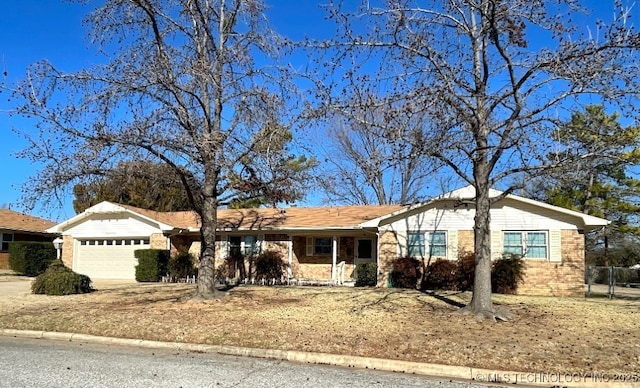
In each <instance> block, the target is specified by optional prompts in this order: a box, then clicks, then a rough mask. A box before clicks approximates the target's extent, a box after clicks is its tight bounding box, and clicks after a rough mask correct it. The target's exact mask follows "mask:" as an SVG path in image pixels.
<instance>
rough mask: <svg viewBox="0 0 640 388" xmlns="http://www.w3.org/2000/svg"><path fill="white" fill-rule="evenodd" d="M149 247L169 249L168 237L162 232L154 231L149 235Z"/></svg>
mask: <svg viewBox="0 0 640 388" xmlns="http://www.w3.org/2000/svg"><path fill="white" fill-rule="evenodd" d="M149 248H151V249H167V238H166V237H165V236H164V235H163V234H162V233H153V234H152V235H151V236H150V237H149Z"/></svg>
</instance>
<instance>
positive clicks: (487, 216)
mask: <svg viewBox="0 0 640 388" xmlns="http://www.w3.org/2000/svg"><path fill="white" fill-rule="evenodd" d="M476 185H477V186H476V200H475V201H476V216H475V228H474V238H475V245H474V253H475V257H476V268H475V278H474V279H475V280H474V284H473V296H472V298H471V303H470V304H469V305H468V306H467V308H468V309H469V310H470V311H471V312H473V313H475V314H476V315H481V316H490V317H492V316H493V302H492V301H491V229H490V225H491V212H490V210H491V198H489V186H488V182H487V181H484V182H476Z"/></svg>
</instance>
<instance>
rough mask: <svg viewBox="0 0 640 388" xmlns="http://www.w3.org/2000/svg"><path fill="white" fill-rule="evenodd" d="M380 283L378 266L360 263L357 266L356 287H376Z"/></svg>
mask: <svg viewBox="0 0 640 388" xmlns="http://www.w3.org/2000/svg"><path fill="white" fill-rule="evenodd" d="M377 283H378V265H377V264H376V263H360V264H358V265H357V266H356V284H355V286H356V287H375V286H376V284H377Z"/></svg>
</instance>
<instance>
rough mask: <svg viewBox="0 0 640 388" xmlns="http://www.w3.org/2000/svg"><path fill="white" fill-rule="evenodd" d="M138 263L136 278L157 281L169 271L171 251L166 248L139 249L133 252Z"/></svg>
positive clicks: (140, 280) (144, 280)
mask: <svg viewBox="0 0 640 388" xmlns="http://www.w3.org/2000/svg"><path fill="white" fill-rule="evenodd" d="M133 254H134V256H135V257H136V259H138V265H136V280H137V281H139V282H157V281H160V279H161V278H162V276H163V275H165V274H166V273H167V270H168V267H169V257H170V255H169V251H167V250H164V249H138V250H136V251H134V252H133Z"/></svg>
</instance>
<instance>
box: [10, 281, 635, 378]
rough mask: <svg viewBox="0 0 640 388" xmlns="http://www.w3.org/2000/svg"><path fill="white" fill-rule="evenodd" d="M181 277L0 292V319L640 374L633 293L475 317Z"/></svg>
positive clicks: (361, 296) (450, 304)
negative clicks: (204, 284) (214, 292)
mask: <svg viewBox="0 0 640 388" xmlns="http://www.w3.org/2000/svg"><path fill="white" fill-rule="evenodd" d="M193 289H194V286H193V285H187V284H133V285H127V286H112V287H104V288H102V289H101V290H99V291H97V292H94V293H91V294H85V295H72V296H64V297H54V296H43V295H30V294H27V295H20V296H16V297H3V298H2V299H0V328H12V329H29V330H46V331H60V332H75V333H84V334H93V335H103V336H112V337H122V338H140V339H148V340H158V341H178V342H194V343H205V344H216V345H236V346H246V347H257V348H269V349H283V350H301V351H310V352H326V353H334V354H350V355H357V356H370V357H380V358H387V359H400V360H407V361H417V362H428V363H437V364H450V365H461V366H471V367H481V368H486V369H496V370H513V371H522V372H563V373H566V372H571V373H576V372H637V371H639V370H640V300H638V299H628V300H620V299H618V300H608V299H606V298H591V299H584V298H548V297H525V296H506V295H494V302H495V303H496V304H499V305H502V306H505V307H508V308H510V310H511V311H512V312H513V313H514V314H515V318H514V319H513V320H512V321H509V322H498V323H493V322H488V321H483V322H478V321H476V320H475V319H474V318H473V317H470V316H466V315H462V314H459V313H458V312H457V310H458V308H457V307H455V304H460V303H466V302H468V301H469V300H470V297H471V295H470V294H469V293H452V292H442V293H438V294H437V295H428V294H424V293H420V292H417V291H411V290H398V289H354V288H314V287H257V286H248V287H247V286H245V287H237V288H234V289H232V290H231V291H230V292H229V294H228V297H226V298H225V299H223V300H222V301H213V300H212V301H201V300H192V299H190V295H191V293H192V292H193Z"/></svg>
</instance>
